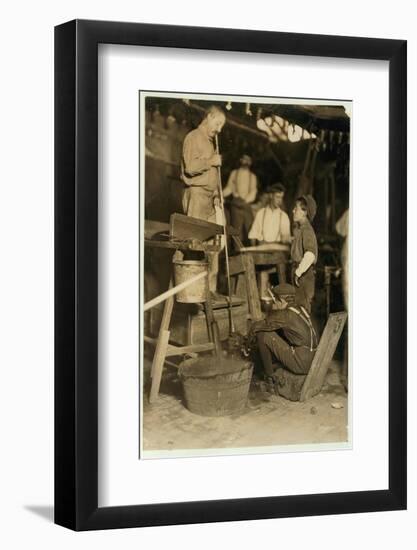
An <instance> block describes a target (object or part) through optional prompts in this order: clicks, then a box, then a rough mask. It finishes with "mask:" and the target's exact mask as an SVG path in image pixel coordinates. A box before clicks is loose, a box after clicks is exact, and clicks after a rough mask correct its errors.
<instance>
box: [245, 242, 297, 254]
mask: <svg viewBox="0 0 417 550" xmlns="http://www.w3.org/2000/svg"><path fill="white" fill-rule="evenodd" d="M289 251H290V245H289V244H284V243H267V244H258V245H256V246H242V247H241V248H240V252H255V253H256V252H262V253H266V254H268V253H274V252H289Z"/></svg>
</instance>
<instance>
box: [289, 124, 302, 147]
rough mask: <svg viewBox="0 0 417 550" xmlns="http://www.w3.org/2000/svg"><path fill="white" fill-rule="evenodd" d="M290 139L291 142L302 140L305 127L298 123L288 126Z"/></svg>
mask: <svg viewBox="0 0 417 550" xmlns="http://www.w3.org/2000/svg"><path fill="white" fill-rule="evenodd" d="M287 133H288V141H290V142H291V143H297V142H298V141H300V140H301V137H302V135H303V129H302V128H301V126H298V124H292V125H291V126H289V127H288V132H287Z"/></svg>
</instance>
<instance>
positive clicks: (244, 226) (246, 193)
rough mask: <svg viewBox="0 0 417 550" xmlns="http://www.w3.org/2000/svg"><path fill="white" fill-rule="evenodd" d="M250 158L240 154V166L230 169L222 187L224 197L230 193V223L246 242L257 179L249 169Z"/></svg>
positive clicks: (243, 241)
mask: <svg viewBox="0 0 417 550" xmlns="http://www.w3.org/2000/svg"><path fill="white" fill-rule="evenodd" d="M251 165H252V159H251V157H250V156H249V155H242V157H241V158H240V167H239V168H237V169H235V170H232V171H231V173H230V176H229V179H228V181H227V185H226V187H225V188H224V189H223V196H224V197H225V198H226V197H228V196H230V195H232V201H231V204H230V223H231V225H232V226H233V227H234V228H235V229H236V231H237V232H238V236H239V238H240V240H241V241H242V243H246V241H247V239H248V233H249V230H250V228H251V226H252V222H253V212H252V208H251V206H250V205H251V204H252V203H253V202H254V200H255V199H256V193H257V190H258V181H257V178H256V175H255V174H254V173H253V172H252V170H251V169H250V167H251Z"/></svg>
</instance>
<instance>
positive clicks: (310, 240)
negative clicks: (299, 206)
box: [291, 220, 318, 264]
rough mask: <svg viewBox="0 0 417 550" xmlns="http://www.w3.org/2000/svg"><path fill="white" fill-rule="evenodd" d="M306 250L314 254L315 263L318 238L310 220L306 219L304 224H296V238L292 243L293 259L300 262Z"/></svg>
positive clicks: (315, 260)
mask: <svg viewBox="0 0 417 550" xmlns="http://www.w3.org/2000/svg"><path fill="white" fill-rule="evenodd" d="M306 252H312V253H313V254H314V258H315V259H314V263H316V262H317V256H318V248H317V239H316V234H315V233H314V229H313V228H312V226H311V224H310V222H309V221H308V220H305V221H304V222H303V223H302V224H298V223H297V224H295V227H294V239H293V241H292V243H291V260H292V261H293V262H295V263H297V264H298V263H300V262H301V260H302V259H303V256H304V254H305V253H306Z"/></svg>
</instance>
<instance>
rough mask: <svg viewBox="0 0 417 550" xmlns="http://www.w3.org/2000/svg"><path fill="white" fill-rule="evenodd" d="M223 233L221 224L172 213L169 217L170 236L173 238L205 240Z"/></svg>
mask: <svg viewBox="0 0 417 550" xmlns="http://www.w3.org/2000/svg"><path fill="white" fill-rule="evenodd" d="M222 234H223V226H222V225H218V224H217V223H211V222H207V221H205V220H200V219H199V218H193V217H191V216H185V215H184V214H177V213H175V214H172V215H171V217H170V236H171V238H175V239H179V240H182V239H197V240H199V241H206V240H208V239H212V238H213V237H214V236H215V235H222Z"/></svg>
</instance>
